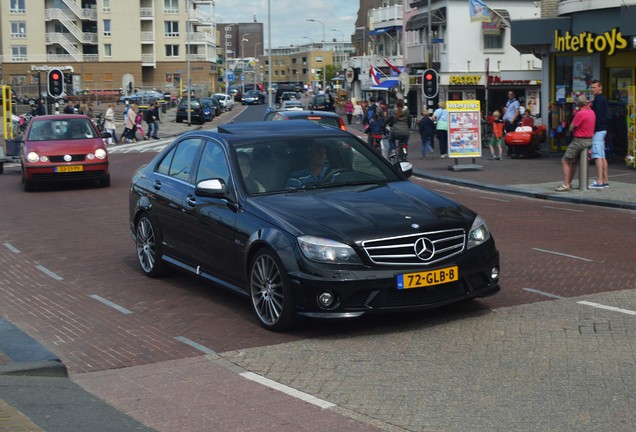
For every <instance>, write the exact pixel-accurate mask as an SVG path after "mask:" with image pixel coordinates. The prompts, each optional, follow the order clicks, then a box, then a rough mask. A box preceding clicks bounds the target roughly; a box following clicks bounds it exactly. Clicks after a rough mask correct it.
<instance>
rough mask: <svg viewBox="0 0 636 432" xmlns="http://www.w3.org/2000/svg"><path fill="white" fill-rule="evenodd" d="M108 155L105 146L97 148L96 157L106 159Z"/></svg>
mask: <svg viewBox="0 0 636 432" xmlns="http://www.w3.org/2000/svg"><path fill="white" fill-rule="evenodd" d="M107 155H108V153H107V152H106V150H104V149H103V148H98V149H97V150H95V157H96V158H97V159H106V156H107Z"/></svg>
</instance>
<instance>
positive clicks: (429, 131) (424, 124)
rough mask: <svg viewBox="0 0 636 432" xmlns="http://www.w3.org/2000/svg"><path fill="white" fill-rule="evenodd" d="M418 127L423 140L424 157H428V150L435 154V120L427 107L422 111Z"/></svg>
mask: <svg viewBox="0 0 636 432" xmlns="http://www.w3.org/2000/svg"><path fill="white" fill-rule="evenodd" d="M417 128H418V129H419V131H420V138H421V140H422V159H426V152H428V153H429V154H430V155H431V159H432V158H434V156H433V139H434V138H435V122H434V121H433V119H431V114H430V113H429V112H428V111H427V110H426V109H425V110H424V111H422V117H421V118H420V120H419V121H418V122H417Z"/></svg>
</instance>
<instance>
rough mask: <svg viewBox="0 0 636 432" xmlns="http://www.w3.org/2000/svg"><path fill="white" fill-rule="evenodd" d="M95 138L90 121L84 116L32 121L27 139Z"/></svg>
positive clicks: (95, 134)
mask: <svg viewBox="0 0 636 432" xmlns="http://www.w3.org/2000/svg"><path fill="white" fill-rule="evenodd" d="M87 138H97V133H96V132H95V129H94V128H93V126H92V125H91V123H90V121H89V120H87V119H85V118H79V119H68V120H42V121H37V120H36V121H34V122H33V123H32V124H31V129H30V130H29V136H28V137H27V140H28V141H61V140H75V139H87Z"/></svg>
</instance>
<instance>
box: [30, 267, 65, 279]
mask: <svg viewBox="0 0 636 432" xmlns="http://www.w3.org/2000/svg"><path fill="white" fill-rule="evenodd" d="M35 268H37V269H38V270H40V271H41V272H42V273H44V274H46V275H48V276H51V277H52V278H53V279H55V280H59V281H61V280H64V278H63V277H62V276H60V275H58V274H56V273H53V272H52V271H51V270H49V269H47V268H46V267H44V266H41V265H37V266H35Z"/></svg>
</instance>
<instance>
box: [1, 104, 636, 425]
mask: <svg viewBox="0 0 636 432" xmlns="http://www.w3.org/2000/svg"><path fill="white" fill-rule="evenodd" d="M262 110H263V107H262V106H261V107H248V108H247V109H246V110H245V113H244V114H243V115H241V116H240V117H239V119H240V120H246V119H248V118H249V117H252V118H254V119H260V117H261V116H262V114H261V113H262ZM237 121H238V120H237ZM153 154H154V153H153V152H152V151H145V152H141V153H137V152H134V151H132V150H131V151H130V152H125V153H123V152H122V153H120V152H116V153H113V154H112V156H111V158H112V159H111V160H112V162H111V163H112V186H111V187H110V188H105V189H102V188H94V187H92V186H91V185H86V186H80V187H76V186H73V187H51V188H44V189H42V190H40V191H37V192H34V193H25V192H23V191H22V189H21V187H20V174H19V169H15V168H5V173H4V174H3V175H2V176H0V196H1V197H2V205H1V208H2V217H0V248H1V249H2V251H1V252H0V258H1V259H0V262H1V263H2V266H3V267H2V268H0V281H1V282H2V284H1V285H0V315H2V316H4V317H6V318H7V319H9V320H10V321H11V322H13V323H14V324H16V325H18V326H19V327H20V328H22V329H25V330H27V331H28V333H29V334H31V335H32V336H34V337H35V338H36V339H37V340H38V341H39V342H40V343H42V344H43V345H44V346H46V347H47V348H49V349H50V350H51V351H52V352H54V353H55V354H57V355H58V356H59V357H60V358H61V359H62V360H63V361H64V363H65V364H66V366H67V368H68V371H69V374H70V376H71V378H72V379H73V380H75V381H76V382H79V383H80V384H81V385H83V386H84V387H85V388H88V389H89V390H90V391H92V392H94V394H96V395H97V396H99V397H101V398H102V399H104V400H106V401H107V402H109V403H111V404H112V405H113V406H116V407H118V408H119V409H120V410H122V411H124V412H129V413H130V415H131V416H133V417H135V418H136V419H137V420H139V421H141V422H143V423H144V424H146V425H150V426H152V427H154V428H156V429H157V430H176V429H174V428H173V429H170V428H169V427H168V426H167V424H168V422H165V423H163V426H162V424H154V423H152V421H151V420H150V419H152V418H153V416H154V418H155V419H156V418H157V417H158V416H161V411H162V410H166V409H169V408H168V407H167V406H164V405H159V406H157V404H156V403H153V402H152V401H151V400H148V401H147V405H143V402H141V401H142V399H143V392H142V390H140V389H139V388H138V389H137V390H138V391H140V396H139V398H138V401H137V407H139V405H140V404H141V405H143V406H144V410H143V412H141V411H142V410H138V409H137V410H135V409H133V408H131V407H129V406H127V404H129V403H130V401H129V400H124V399H122V398H121V397H119V396H118V395H117V394H116V392H114V391H113V389H112V388H110V387H112V385H113V384H112V383H115V382H117V383H120V384H121V386H122V387H125V385H126V382H125V379H124V377H125V374H126V371H135V370H137V371H139V369H136V368H139V367H152V366H153V365H158V364H165V362H168V363H169V362H179V361H184V360H187V359H190V361H194V359H196V358H199V357H200V356H202V354H203V352H207V354H208V355H207V358H208V359H209V360H210V361H212V362H214V363H215V364H217V365H229V366H228V370H232V368H241V370H243V371H247V372H253V373H256V374H258V375H260V376H262V377H266V378H270V379H272V380H274V381H276V382H278V383H281V384H284V385H286V386H289V387H292V388H294V389H297V390H300V391H303V392H305V393H306V394H309V395H313V396H315V397H317V398H320V399H321V400H325V401H329V402H330V403H333V404H335V406H336V408H332V409H335V410H337V412H338V413H340V414H342V415H344V416H346V417H348V418H353V419H356V420H358V421H361V422H363V423H364V424H368V425H373V426H375V427H378V428H379V430H408V431H425V430H431V431H433V430H435V431H437V430H457V431H460V430H484V431H485V430H502V431H504V430H507V431H508V430H613V431H622V430H625V431H628V430H633V428H634V427H635V426H636V419H635V417H634V416H635V414H634V413H635V412H636V406H635V400H634V399H633V395H631V396H630V394H631V393H630V391H633V388H634V387H633V386H634V384H636V383H635V382H634V376H636V373H635V371H636V366H635V364H634V358H635V351H634V350H635V344H634V334H635V333H634V327H635V324H634V321H636V317H634V316H631V315H629V314H623V313H621V312H612V311H608V310H607V309H599V308H596V307H594V306H589V305H587V304H581V303H579V302H580V300H581V299H591V300H593V301H590V302H591V303H594V304H599V305H611V306H613V307H615V308H620V309H624V310H631V311H634V310H636V298H635V296H634V294H633V291H634V288H635V286H634V278H633V259H632V257H633V252H632V250H633V244H632V243H633V242H631V241H629V238H630V237H631V238H632V239H633V234H632V233H631V232H630V231H629V228H628V227H632V226H634V222H635V217H634V214H633V212H629V211H625V210H618V209H611V208H599V207H592V206H585V205H577V204H569V203H550V202H546V201H543V200H536V199H531V198H525V197H521V196H512V195H504V194H500V193H494V192H487V191H478V190H474V189H469V188H464V187H460V186H455V185H448V184H444V183H438V182H435V181H431V180H421V179H414V180H413V181H415V182H417V183H418V184H421V185H422V186H424V187H428V188H431V189H433V190H435V191H437V192H439V193H441V194H443V195H446V196H449V197H451V198H453V199H455V200H457V201H459V202H461V203H463V204H465V205H467V206H468V207H470V208H472V209H473V210H476V211H477V212H478V213H479V214H480V215H481V216H482V217H484V218H485V219H486V221H487V222H488V225H489V227H490V229H491V231H492V233H493V235H494V237H495V240H496V242H497V246H498V248H499V250H500V253H501V268H502V279H501V287H502V290H501V292H500V293H499V294H498V295H496V296H493V297H490V298H487V299H483V300H478V301H473V302H470V303H465V304H459V305H453V306H449V307H445V308H441V309H439V310H436V311H431V312H426V313H417V314H400V315H386V316H381V317H370V318H363V319H359V320H355V321H337V322H324V321H308V322H307V323H306V324H305V325H304V326H302V327H301V328H299V329H298V330H295V331H293V332H290V333H286V334H277V333H271V332H268V331H265V330H263V329H262V328H261V327H260V326H259V325H258V324H257V322H256V319H255V318H254V317H253V316H252V311H251V308H250V305H249V303H248V302H247V301H246V300H245V299H242V298H239V297H236V296H234V295H233V294H231V293H227V292H225V291H223V290H221V289H219V288H218V287H215V286H213V285H210V284H209V283H207V282H203V281H200V280H198V279H195V278H193V277H191V276H189V275H185V274H181V273H175V274H174V275H172V276H170V277H168V278H166V279H161V280H155V279H148V278H145V277H144V276H142V275H141V272H140V271H139V270H138V268H137V263H136V257H135V250H134V244H133V242H132V240H131V238H130V236H129V234H128V203H127V195H128V187H129V180H130V177H131V175H132V173H133V171H134V170H135V168H137V167H138V166H139V165H140V164H143V163H146V162H148V161H149V160H150V159H151V158H152V156H153ZM12 250H17V251H19V253H15V252H12ZM202 350H203V351H202ZM206 350H207V351H206ZM95 377H100V378H102V380H103V378H104V377H108V380H109V381H110V382H111V386H110V387H109V386H108V385H106V384H105V383H104V382H103V381H100V380H99V379H96V378H95ZM118 379H121V381H118ZM127 379H128V382H130V381H131V378H130V377H128V378H127ZM100 382H101V385H100V384H99V383H100ZM146 385H148V386H151V383H150V382H147V383H146ZM630 388H631V390H629V389H630ZM599 389H600V390H599ZM204 396H205V395H200V394H196V395H195V394H190V395H189V397H190V398H191V399H196V398H197V397H204ZM118 397H119V398H118ZM559 404H561V405H560V407H559ZM224 409H228V410H232V408H231V407H225V408H224ZM127 410H128V411H127ZM181 411H183V410H181ZM204 414H205V413H199V414H197V415H200V416H201V415H204ZM180 415H181V416H186V417H184V418H182V417H179V416H180ZM187 415H188V414H187V413H184V412H180V413H176V412H175V413H173V417H172V418H173V422H172V423H171V427H176V425H178V427H177V429H179V430H182V431H186V430H197V429H196V428H188V427H186V423H188V420H187ZM237 415H240V414H239V413H237ZM180 419H182V420H181V423H180ZM237 424H238V423H237ZM270 427H273V425H267V424H262V429H261V428H258V427H253V428H252V429H247V428H245V429H244V430H283V429H276V428H274V429H270ZM369 427H371V426H369ZM225 430H241V429H240V428H238V427H237V428H234V429H230V428H228V429H225ZM290 430H293V429H290ZM306 430H331V429H329V428H324V427H323V428H318V427H316V428H312V427H311V424H309V423H308V426H307V429H306ZM352 430H353V429H352ZM356 430H357V429H356ZM361 430H363V429H361Z"/></svg>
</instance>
